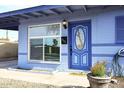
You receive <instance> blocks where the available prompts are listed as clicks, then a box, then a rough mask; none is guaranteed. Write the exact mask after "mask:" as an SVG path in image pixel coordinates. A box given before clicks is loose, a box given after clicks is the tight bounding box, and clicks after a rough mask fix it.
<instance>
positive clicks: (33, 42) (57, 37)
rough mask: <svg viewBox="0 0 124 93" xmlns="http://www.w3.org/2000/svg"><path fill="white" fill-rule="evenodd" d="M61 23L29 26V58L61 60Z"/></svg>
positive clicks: (44, 60) (47, 60)
mask: <svg viewBox="0 0 124 93" xmlns="http://www.w3.org/2000/svg"><path fill="white" fill-rule="evenodd" d="M60 28H61V27H60V24H51V25H41V26H32V27H29V48H30V49H29V59H30V60H40V61H41V62H60V46H61V45H60V44H61V42H60V41H61V34H60V33H61V31H60Z"/></svg>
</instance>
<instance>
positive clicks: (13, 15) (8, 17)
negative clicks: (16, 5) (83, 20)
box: [0, 5, 122, 30]
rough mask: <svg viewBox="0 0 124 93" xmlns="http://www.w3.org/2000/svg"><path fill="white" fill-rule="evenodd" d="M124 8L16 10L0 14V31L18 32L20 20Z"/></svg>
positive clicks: (44, 7) (89, 6)
mask: <svg viewBox="0 0 124 93" xmlns="http://www.w3.org/2000/svg"><path fill="white" fill-rule="evenodd" d="M118 7H119V8H120V7H122V6H109V5H42V6H37V7H32V8H26V9H21V10H15V11H10V12H5V13H0V29H8V30H18V26H19V20H21V19H24V20H28V19H31V18H38V17H48V16H51V15H58V16H61V14H64V13H70V14H73V13H74V12H75V11H82V12H83V13H88V12H90V11H94V10H96V11H98V10H100V11H102V10H105V9H108V8H112V9H117V8H118Z"/></svg>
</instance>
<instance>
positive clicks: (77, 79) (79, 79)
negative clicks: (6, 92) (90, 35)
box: [0, 69, 89, 87]
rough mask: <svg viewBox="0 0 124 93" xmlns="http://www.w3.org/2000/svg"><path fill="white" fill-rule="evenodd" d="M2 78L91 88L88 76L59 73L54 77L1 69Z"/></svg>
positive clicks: (0, 75)
mask: <svg viewBox="0 0 124 93" xmlns="http://www.w3.org/2000/svg"><path fill="white" fill-rule="evenodd" d="M0 78H8V79H14V80H23V81H28V82H35V83H42V84H50V85H54V86H58V87H89V82H88V80H87V77H86V76H77V75H71V74H69V73H65V72H57V73H55V74H53V75H50V74H40V73H30V72H21V71H12V70H7V69H0Z"/></svg>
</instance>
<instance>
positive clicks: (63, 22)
mask: <svg viewBox="0 0 124 93" xmlns="http://www.w3.org/2000/svg"><path fill="white" fill-rule="evenodd" d="M62 25H63V27H64V29H67V26H68V22H67V21H66V20H65V19H64V20H63V21H62Z"/></svg>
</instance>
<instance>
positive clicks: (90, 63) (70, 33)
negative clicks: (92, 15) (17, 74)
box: [68, 19, 92, 70]
mask: <svg viewBox="0 0 124 93" xmlns="http://www.w3.org/2000/svg"><path fill="white" fill-rule="evenodd" d="M81 22H90V25H91V31H89V32H88V36H89V37H88V41H89V40H90V42H88V49H90V53H89V55H88V59H89V60H90V62H89V67H90V68H91V67H92V33H91V32H92V24H91V19H88V20H76V21H69V22H68V68H69V69H73V68H71V64H70V63H71V60H72V59H71V51H70V45H71V44H72V43H71V42H72V39H71V36H72V32H71V31H70V27H69V25H70V23H81ZM90 68H89V69H87V68H84V69H83V70H90ZM73 70H81V69H73Z"/></svg>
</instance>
